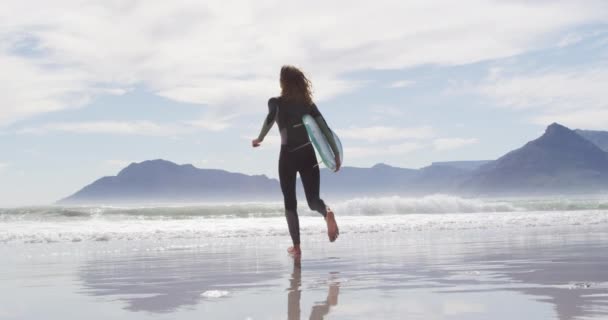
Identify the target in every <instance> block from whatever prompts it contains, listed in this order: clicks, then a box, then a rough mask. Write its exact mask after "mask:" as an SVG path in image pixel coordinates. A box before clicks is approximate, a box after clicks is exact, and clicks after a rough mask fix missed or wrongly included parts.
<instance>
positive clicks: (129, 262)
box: [80, 252, 281, 313]
mask: <svg viewBox="0 0 608 320" xmlns="http://www.w3.org/2000/svg"><path fill="white" fill-rule="evenodd" d="M239 259H242V257H240V256H238V255H236V254H235V253H213V254H202V253H196V252H190V253H188V252H174V253H164V254H155V255H152V256H140V257H133V256H124V257H113V258H108V257H104V258H103V259H98V260H90V261H88V262H87V263H86V264H85V265H84V266H83V267H82V268H81V269H80V278H81V279H82V286H83V289H82V290H83V292H84V293H86V294H89V295H93V296H108V297H112V298H114V297H118V300H121V301H124V302H126V303H127V306H126V307H125V309H126V310H129V311H148V312H153V313H170V312H174V311H176V310H177V309H178V308H180V307H184V306H194V305H197V304H198V303H200V302H201V300H203V299H204V298H203V297H201V293H203V292H205V291H207V290H214V289H217V290H222V291H224V290H227V291H233V290H237V289H241V288H256V287H257V288H261V287H264V286H265V284H264V282H265V281H266V280H269V279H276V278H279V277H280V276H281V274H280V273H279V272H278V270H276V268H275V267H274V265H276V263H273V261H268V260H266V261H265V262H263V261H255V263H254V265H255V266H252V265H251V264H247V263H235V261H239Z"/></svg>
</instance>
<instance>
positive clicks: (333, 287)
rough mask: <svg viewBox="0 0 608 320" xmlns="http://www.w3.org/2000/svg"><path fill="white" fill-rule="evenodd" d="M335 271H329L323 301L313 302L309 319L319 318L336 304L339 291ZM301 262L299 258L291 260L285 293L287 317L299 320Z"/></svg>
mask: <svg viewBox="0 0 608 320" xmlns="http://www.w3.org/2000/svg"><path fill="white" fill-rule="evenodd" d="M336 275H337V274H336V273H330V275H329V277H330V279H329V281H328V282H329V288H328V292H327V298H326V299H325V301H323V302H321V303H319V304H315V305H314V306H313V307H312V310H311V311H310V317H309V319H310V320H321V319H323V318H324V317H325V316H326V315H328V314H329V311H330V309H331V307H332V306H336V305H337V304H338V294H339V293H340V283H339V282H337V281H335V276H336ZM301 286H302V262H301V260H300V258H296V259H294V261H293V272H292V273H291V278H290V279H289V289H288V293H287V319H289V320H300V313H301V308H300V298H301V294H302V290H301Z"/></svg>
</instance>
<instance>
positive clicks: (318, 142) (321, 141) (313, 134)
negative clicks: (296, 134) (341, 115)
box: [302, 114, 344, 172]
mask: <svg viewBox="0 0 608 320" xmlns="http://www.w3.org/2000/svg"><path fill="white" fill-rule="evenodd" d="M302 122H303V123H304V127H306V132H308V137H310V141H311V142H312V144H313V146H314V147H315V150H317V153H318V154H319V156H320V157H321V160H322V161H323V164H324V165H325V166H326V167H327V168H328V169H330V170H331V171H334V172H335V171H336V156H335V155H334V152H333V151H332V150H331V145H330V144H329V142H328V141H327V139H326V138H325V135H324V134H323V131H321V128H319V125H318V124H317V121H315V119H314V118H313V117H312V116H311V115H309V114H305V115H304V116H303V117H302ZM330 131H331V129H330ZM331 134H333V136H334V140H335V141H336V146H337V147H338V150H339V152H340V163H344V151H343V150H342V142H341V141H340V138H338V135H337V134H335V133H334V132H333V131H331Z"/></svg>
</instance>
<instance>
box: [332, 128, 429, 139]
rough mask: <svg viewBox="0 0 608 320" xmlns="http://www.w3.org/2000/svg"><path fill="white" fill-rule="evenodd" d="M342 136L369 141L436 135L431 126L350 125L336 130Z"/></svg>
mask: <svg viewBox="0 0 608 320" xmlns="http://www.w3.org/2000/svg"><path fill="white" fill-rule="evenodd" d="M336 131H337V132H338V134H339V135H340V137H342V138H350V139H358V140H365V141H369V142H382V141H395V140H404V139H425V138H431V137H433V136H434V134H435V133H434V130H433V128H432V127H430V126H420V127H410V128H407V127H406V128H401V127H388V126H372V127H350V128H347V129H339V130H336Z"/></svg>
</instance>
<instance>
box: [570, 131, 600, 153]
mask: <svg viewBox="0 0 608 320" xmlns="http://www.w3.org/2000/svg"><path fill="white" fill-rule="evenodd" d="M574 132H576V133H578V134H579V135H581V136H582V137H583V138H585V139H587V140H589V141H591V142H593V144H595V145H596V146H598V147H599V148H600V149H602V150H604V151H606V152H608V131H593V130H580V129H576V130H574Z"/></svg>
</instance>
